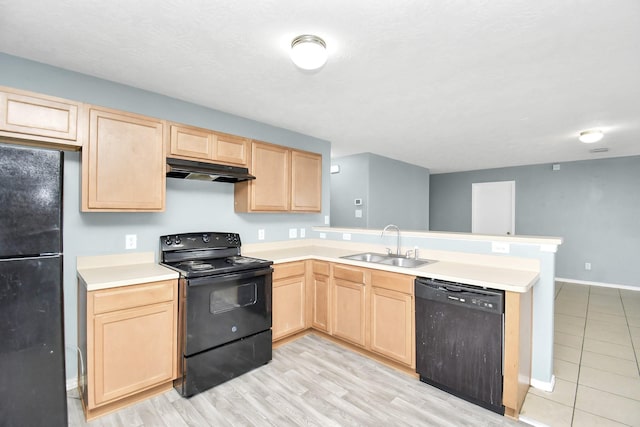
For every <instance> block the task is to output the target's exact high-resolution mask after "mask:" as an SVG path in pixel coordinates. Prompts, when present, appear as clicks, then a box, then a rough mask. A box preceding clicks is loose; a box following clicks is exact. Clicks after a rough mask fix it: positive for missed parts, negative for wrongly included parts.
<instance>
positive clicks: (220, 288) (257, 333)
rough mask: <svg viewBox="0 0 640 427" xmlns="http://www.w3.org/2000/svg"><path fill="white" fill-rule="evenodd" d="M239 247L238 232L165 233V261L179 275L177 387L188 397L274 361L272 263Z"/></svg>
mask: <svg viewBox="0 0 640 427" xmlns="http://www.w3.org/2000/svg"><path fill="white" fill-rule="evenodd" d="M240 249H241V242H240V236H239V235H238V234H236V233H214V232H203V233H184V234H173V235H168V236H161V237H160V253H161V264H162V265H164V266H166V267H169V268H171V269H173V270H176V271H178V272H179V273H180V279H179V281H178V287H179V289H178V303H179V306H178V307H179V308H178V317H179V319H178V325H179V326H178V327H179V334H178V335H179V339H178V349H179V357H180V358H181V363H180V368H179V375H178V379H176V380H175V381H174V387H175V388H176V390H178V392H180V393H181V394H182V395H183V396H184V397H189V396H193V395H194V394H197V393H200V392H202V391H205V390H207V389H209V388H211V387H214V386H216V385H218V384H221V383H223V382H225V381H228V380H230V379H232V378H235V377H237V376H239V375H242V374H243V373H245V372H248V371H250V370H252V369H255V368H257V367H259V366H261V365H264V364H266V363H268V362H269V361H270V360H271V355H272V353H271V312H272V310H271V298H272V273H273V268H271V264H272V261H268V260H263V259H257V258H251V257H245V256H242V254H241V251H240Z"/></svg>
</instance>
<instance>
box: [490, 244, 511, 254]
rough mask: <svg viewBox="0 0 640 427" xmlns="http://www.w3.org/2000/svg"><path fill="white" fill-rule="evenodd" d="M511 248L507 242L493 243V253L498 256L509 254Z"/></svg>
mask: <svg viewBox="0 0 640 427" xmlns="http://www.w3.org/2000/svg"><path fill="white" fill-rule="evenodd" d="M510 250H511V247H510V245H509V244H508V243H506V242H491V252H495V253H498V254H508V253H509V251H510Z"/></svg>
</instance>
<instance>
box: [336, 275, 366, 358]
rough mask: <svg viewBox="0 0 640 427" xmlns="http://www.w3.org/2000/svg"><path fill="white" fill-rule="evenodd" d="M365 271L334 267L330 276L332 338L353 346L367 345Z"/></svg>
mask: <svg viewBox="0 0 640 427" xmlns="http://www.w3.org/2000/svg"><path fill="white" fill-rule="evenodd" d="M365 271H366V270H365V269H362V268H357V267H350V266H346V265H339V264H334V267H333V277H332V294H333V304H332V311H333V317H332V335H333V336H336V337H338V338H342V339H344V340H346V341H349V342H351V343H353V344H356V345H359V346H361V347H365V346H366V344H367V339H366V338H367V336H366V325H367V321H366V320H367V291H366V283H365Z"/></svg>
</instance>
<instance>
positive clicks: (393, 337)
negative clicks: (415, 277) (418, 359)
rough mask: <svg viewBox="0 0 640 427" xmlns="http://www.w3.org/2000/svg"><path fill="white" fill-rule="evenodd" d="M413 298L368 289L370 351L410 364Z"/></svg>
mask: <svg viewBox="0 0 640 427" xmlns="http://www.w3.org/2000/svg"><path fill="white" fill-rule="evenodd" d="M412 318H413V298H412V297H411V295H408V294H404V293H402V292H397V291H391V290H388V289H383V288H376V287H372V288H371V350H372V351H375V352H377V353H380V354H382V355H384V356H387V357H389V358H391V359H394V360H396V361H398V362H401V363H404V364H405V365H409V366H411V365H412V363H413V336H414V335H413V327H412Z"/></svg>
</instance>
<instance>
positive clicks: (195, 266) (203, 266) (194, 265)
mask: <svg viewBox="0 0 640 427" xmlns="http://www.w3.org/2000/svg"><path fill="white" fill-rule="evenodd" d="M178 266H184V267H186V268H187V269H189V270H210V269H213V268H214V267H213V265H212V264H209V263H208V262H204V261H183V262H181V263H179V264H178Z"/></svg>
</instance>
